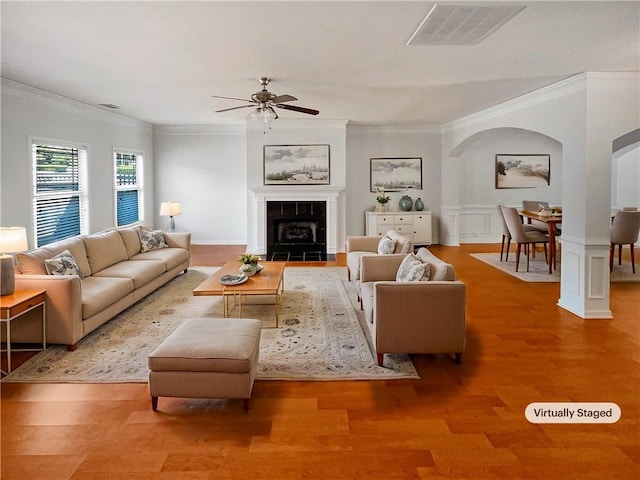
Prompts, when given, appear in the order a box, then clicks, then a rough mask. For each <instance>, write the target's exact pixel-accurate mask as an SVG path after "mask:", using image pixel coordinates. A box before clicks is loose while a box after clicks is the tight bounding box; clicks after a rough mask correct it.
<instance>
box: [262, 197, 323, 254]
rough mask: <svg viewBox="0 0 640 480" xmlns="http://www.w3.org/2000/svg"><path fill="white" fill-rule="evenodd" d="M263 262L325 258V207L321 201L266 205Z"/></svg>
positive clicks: (269, 202) (275, 202) (280, 202)
mask: <svg viewBox="0 0 640 480" xmlns="http://www.w3.org/2000/svg"><path fill="white" fill-rule="evenodd" d="M266 227H267V259H268V260H297V261H308V260H320V261H324V260H326V259H327V204H326V202H321V201H268V202H267V217H266Z"/></svg>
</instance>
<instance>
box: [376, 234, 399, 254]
mask: <svg viewBox="0 0 640 480" xmlns="http://www.w3.org/2000/svg"><path fill="white" fill-rule="evenodd" d="M397 243H398V241H397V240H393V239H392V238H391V237H389V235H384V236H383V237H382V238H381V239H380V242H379V243H378V254H379V255H390V254H392V253H393V252H395V250H396V244H397Z"/></svg>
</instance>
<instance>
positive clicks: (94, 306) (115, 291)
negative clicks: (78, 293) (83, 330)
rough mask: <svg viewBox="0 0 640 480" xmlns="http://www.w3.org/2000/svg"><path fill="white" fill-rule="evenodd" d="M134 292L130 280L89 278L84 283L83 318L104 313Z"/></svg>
mask: <svg viewBox="0 0 640 480" xmlns="http://www.w3.org/2000/svg"><path fill="white" fill-rule="evenodd" d="M131 292H133V281H132V280H131V279H129V278H113V277H93V276H92V277H87V278H85V279H84V281H83V282H82V318H83V319H87V318H90V317H92V316H93V315H95V314H97V313H100V312H102V311H103V310H104V309H105V308H107V307H109V306H110V305H112V304H114V303H115V302H117V301H118V300H120V299H121V298H123V297H125V296H127V295H128V294H130V293H131Z"/></svg>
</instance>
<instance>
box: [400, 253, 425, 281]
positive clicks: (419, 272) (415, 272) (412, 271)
mask: <svg viewBox="0 0 640 480" xmlns="http://www.w3.org/2000/svg"><path fill="white" fill-rule="evenodd" d="M430 272H431V270H430V268H429V264H428V263H422V261H421V260H420V259H419V258H418V257H416V256H415V255H414V254H413V253H410V254H409V255H407V256H406V257H404V259H403V260H402V263H400V266H399V267H398V273H397V274H396V282H420V281H428V280H429V276H430Z"/></svg>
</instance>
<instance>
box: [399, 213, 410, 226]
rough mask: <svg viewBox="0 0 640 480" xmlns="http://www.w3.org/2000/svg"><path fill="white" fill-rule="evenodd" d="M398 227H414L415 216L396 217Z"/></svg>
mask: <svg viewBox="0 0 640 480" xmlns="http://www.w3.org/2000/svg"><path fill="white" fill-rule="evenodd" d="M395 223H396V225H413V215H396V221H395Z"/></svg>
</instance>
